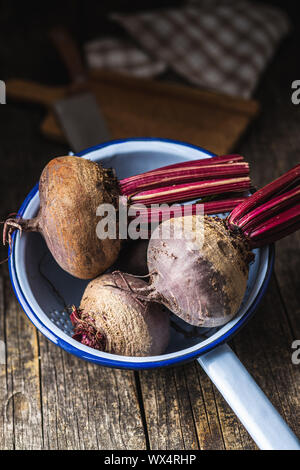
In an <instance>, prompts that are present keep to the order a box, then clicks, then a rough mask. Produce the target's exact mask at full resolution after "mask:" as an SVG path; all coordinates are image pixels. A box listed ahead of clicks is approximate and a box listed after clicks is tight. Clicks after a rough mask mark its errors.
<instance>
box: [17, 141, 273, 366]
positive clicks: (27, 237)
mask: <svg viewBox="0 0 300 470" xmlns="http://www.w3.org/2000/svg"><path fill="white" fill-rule="evenodd" d="M80 155H81V156H82V157H83V158H89V159H91V160H94V161H97V162H100V161H101V163H102V164H103V166H105V167H113V168H115V170H116V172H117V176H118V177H119V178H124V177H127V176H130V175H133V174H137V173H140V172H144V171H147V170H150V169H153V168H157V167H159V166H163V165H168V164H171V163H175V162H179V161H183V160H189V159H191V160H193V159H199V158H207V156H210V155H212V154H211V153H209V152H207V151H205V150H203V149H199V148H196V147H193V146H190V145H187V144H183V143H179V142H173V141H164V140H158V139H131V140H126V141H117V142H111V143H108V144H104V145H102V146H99V147H97V148H93V149H89V150H88V151H86V152H81V154H80ZM38 209H39V195H38V187H37V186H36V187H35V188H34V189H33V190H32V191H31V193H30V194H29V195H28V196H27V198H26V200H25V201H24V203H23V205H22V207H21V209H20V214H21V215H22V216H23V217H24V218H31V217H34V216H35V215H36V214H37V211H38ZM272 258H273V254H272V249H271V248H270V247H264V248H263V249H259V250H255V261H254V263H253V264H252V265H251V267H250V273H249V279H248V285H247V292H246V294H245V298H244V301H243V304H242V306H241V308H240V310H239V312H238V313H237V315H236V317H235V318H234V319H233V320H231V321H230V322H229V323H227V324H226V325H224V326H222V327H220V328H214V329H210V330H208V329H204V328H201V329H200V328H199V331H198V334H197V335H196V336H193V337H189V338H187V336H186V335H183V334H182V333H179V332H178V331H175V329H173V328H172V334H171V341H170V344H169V347H168V350H167V351H166V353H165V354H163V355H161V356H151V357H125V356H117V355H114V354H108V353H104V352H100V351H96V350H94V349H91V348H89V347H87V346H84V345H82V344H80V343H78V342H77V341H75V340H74V339H72V337H71V335H72V325H71V322H70V320H69V316H68V314H67V312H66V311H65V310H64V303H65V304H67V305H72V304H75V305H79V302H80V298H81V296H82V293H83V291H84V289H85V286H86V285H87V281H82V280H79V279H76V278H74V277H72V276H70V275H69V274H67V273H66V272H64V271H63V270H62V269H61V268H60V267H59V266H58V265H57V263H56V262H55V261H54V259H53V258H52V256H51V254H50V252H49V250H48V249H47V246H46V244H45V242H44V240H43V238H42V237H41V236H40V235H39V234H36V233H29V234H26V233H24V234H23V235H22V237H20V235H19V233H17V234H15V235H14V243H13V247H12V253H11V257H10V261H9V266H10V275H11V280H12V284H13V287H14V290H15V293H16V295H17V297H18V300H19V302H20V304H21V305H22V307H23V309H24V311H25V313H26V314H27V316H28V317H29V318H30V320H31V321H32V322H33V323H34V325H35V326H36V327H37V328H38V329H39V330H40V331H41V332H42V333H43V334H44V335H45V336H46V337H47V338H48V339H49V340H51V341H52V342H54V343H55V344H57V345H58V346H60V347H62V348H63V349H65V350H67V351H68V352H70V353H73V354H75V355H77V356H79V357H81V358H83V359H86V360H90V361H93V362H96V363H99V364H102V365H107V366H112V367H124V368H136V369H137V368H148V367H159V366H164V365H171V364H175V363H178V362H182V361H187V360H190V359H192V358H193V357H197V356H199V355H200V354H203V353H204V352H206V351H208V350H210V349H212V348H213V347H215V346H217V345H218V344H220V343H222V342H224V341H226V340H227V339H229V337H230V336H231V335H232V334H233V333H235V332H236V331H237V330H238V329H239V328H240V327H241V326H242V325H243V324H244V323H245V321H246V320H247V319H248V317H249V316H250V315H251V314H252V313H253V311H254V309H255V307H256V306H257V303H258V302H259V300H260V298H261V297H262V295H263V292H264V290H265V288H266V285H267V283H268V278H269V274H270V271H271V265H272ZM62 299H63V300H62ZM175 321H178V322H179V323H180V324H181V327H182V328H183V329H185V330H186V331H189V329H190V328H191V327H189V326H188V325H187V324H185V323H184V322H181V320H176V319H175Z"/></svg>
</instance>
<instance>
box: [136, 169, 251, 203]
mask: <svg viewBox="0 0 300 470" xmlns="http://www.w3.org/2000/svg"><path fill="white" fill-rule="evenodd" d="M249 188H250V178H249V177H248V176H245V177H239V178H226V179H215V180H205V181H198V182H192V183H185V184H178V185H175V186H167V187H163V188H157V189H152V190H148V191H142V192H140V193H138V194H134V195H133V196H131V197H129V199H130V202H132V203H141V204H145V205H150V204H161V203H164V202H167V203H173V202H178V201H188V200H192V199H195V198H197V197H203V196H211V195H216V194H221V193H231V192H242V191H245V190H247V189H249Z"/></svg>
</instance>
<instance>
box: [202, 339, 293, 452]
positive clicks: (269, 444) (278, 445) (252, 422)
mask: <svg viewBox="0 0 300 470" xmlns="http://www.w3.org/2000/svg"><path fill="white" fill-rule="evenodd" d="M198 361H199V364H200V365H201V366H202V367H203V369H204V370H205V372H206V373H207V375H208V376H209V377H210V379H211V380H212V382H213V383H214V384H215V386H216V387H217V388H218V390H219V391H220V392H221V394H222V395H223V397H224V398H225V400H226V401H227V403H228V404H229V406H230V407H231V408H232V410H233V411H234V412H235V414H236V415H237V417H238V418H239V419H240V421H241V422H242V424H243V425H244V426H245V428H246V429H247V431H248V433H249V434H250V436H251V437H252V438H253V440H254V441H255V442H256V444H257V445H258V447H259V448H260V449H263V450H300V441H299V440H298V438H297V437H296V436H295V434H294V433H293V432H292V431H291V429H290V428H289V427H288V425H287V424H286V422H285V421H284V420H283V419H282V417H281V416H280V414H279V413H278V411H277V410H276V409H275V408H274V406H273V405H272V403H271V402H270V401H269V400H268V398H267V397H266V395H265V394H264V393H263V391H262V390H261V389H260V388H259V386H258V385H257V383H256V382H255V381H254V380H253V378H252V377H251V375H250V374H249V372H248V371H247V370H246V369H245V367H244V366H243V364H242V363H241V362H240V360H239V359H238V357H237V356H236V355H235V354H234V352H233V351H232V350H231V349H230V347H229V346H228V345H227V344H223V345H221V346H218V347H217V348H215V349H214V350H213V351H210V352H208V353H206V354H204V355H202V356H201V357H199V358H198Z"/></svg>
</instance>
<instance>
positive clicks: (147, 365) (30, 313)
mask: <svg viewBox="0 0 300 470" xmlns="http://www.w3.org/2000/svg"><path fill="white" fill-rule="evenodd" d="M134 141H135V142H137V141H138V142H149V141H157V142H167V143H172V144H177V145H181V146H184V147H189V148H193V149H196V150H200V151H202V152H203V153H205V154H207V155H208V156H214V154H213V153H212V152H209V151H207V150H205V149H203V148H201V147H197V146H196V145H192V144H188V143H186V142H182V141H179V140H172V139H159V138H154V137H149V138H131V139H118V140H112V141H109V142H104V143H102V144H99V145H96V146H93V147H90V148H88V149H85V150H83V151H81V152H78V153H77V154H76V155H77V156H80V157H81V156H84V155H86V154H88V153H90V152H93V151H96V150H99V149H101V148H103V147H107V146H110V145H114V144H119V143H125V142H134ZM38 188H39V185H38V184H36V185H35V186H34V188H33V189H32V190H31V191H30V192H29V194H28V195H27V197H26V198H25V200H24V202H23V203H22V205H21V207H20V209H19V212H18V215H19V216H22V215H23V214H24V212H25V210H26V208H27V206H28V204H29V203H30V201H31V199H32V198H33V197H34V196H35V195H36V193H37V192H38ZM15 237H16V232H14V233H13V236H12V246H11V249H9V263H8V266H9V275H10V279H11V283H12V286H13V290H14V293H15V295H16V297H17V299H18V301H19V303H20V305H21V307H22V309H23V310H24V312H25V314H26V315H27V317H28V318H29V320H30V321H31V322H32V323H33V324H34V326H35V327H36V328H37V329H38V330H39V331H41V332H42V333H43V334H44V336H46V337H47V338H48V339H49V340H50V341H51V342H53V343H54V344H56V345H57V346H59V347H61V348H62V349H64V350H65V351H67V352H69V353H71V354H74V355H75V356H78V357H80V358H81V359H84V360H87V361H90V362H94V363H96V364H99V365H102V366H106V367H114V368H122V369H133V370H138V369H151V368H155V367H168V366H172V365H175V364H178V363H183V362H187V361H190V360H192V359H196V358H197V357H199V356H201V355H202V354H204V353H206V352H208V351H211V350H212V349H214V348H215V347H217V346H219V345H220V344H223V343H225V342H227V341H228V340H229V339H231V338H232V337H233V336H234V335H235V334H236V333H237V332H238V331H239V330H240V329H241V328H242V327H243V326H244V325H245V324H246V323H247V322H248V320H249V319H250V318H251V317H252V315H253V314H254V312H255V310H256V309H257V307H258V305H259V303H260V301H261V300H262V298H263V296H264V294H265V292H266V289H267V287H268V284H269V281H270V278H271V274H272V270H273V265H274V257H275V249H274V244H272V245H269V253H268V261H267V263H268V266H267V271H266V274H265V278H264V280H263V282H262V284H261V286H260V289H259V291H258V293H257V296H256V297H255V299H254V300H253V302H252V304H251V305H250V307H249V308H248V310H247V311H246V312H245V313H244V315H243V316H242V317H241V318H240V320H239V321H238V322H237V323H235V324H234V325H233V326H232V328H230V330H228V331H227V332H225V333H224V334H223V335H221V336H219V337H218V338H217V339H215V340H214V341H212V342H210V343H209V344H206V345H205V346H200V347H199V348H198V349H196V350H194V351H192V352H189V353H185V354H178V355H177V356H176V357H172V358H168V359H163V355H162V356H161V357H162V359H157V360H153V361H152V362H134V361H130V360H128V361H125V360H124V361H120V360H115V359H111V358H108V357H99V356H96V355H94V354H93V350H92V348H90V349H91V353H89V352H86V351H83V350H81V349H79V348H77V347H75V346H73V345H72V344H70V343H69V342H67V341H65V340H64V339H62V338H61V337H60V336H58V335H57V334H56V333H54V332H53V331H52V330H51V329H50V328H49V327H48V326H47V325H46V324H45V323H43V321H42V320H41V319H40V317H39V315H37V314H36V312H35V311H34V310H33V309H32V307H31V306H30V304H29V303H28V301H27V299H26V295H25V293H24V292H23V290H22V288H21V286H20V283H19V280H18V276H17V271H16V258H15ZM53 337H55V340H53Z"/></svg>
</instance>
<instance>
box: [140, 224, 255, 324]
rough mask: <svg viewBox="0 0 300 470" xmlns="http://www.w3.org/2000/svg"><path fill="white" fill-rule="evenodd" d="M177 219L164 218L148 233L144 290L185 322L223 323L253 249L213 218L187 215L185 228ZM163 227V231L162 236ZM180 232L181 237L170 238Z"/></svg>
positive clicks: (235, 304)
mask: <svg viewBox="0 0 300 470" xmlns="http://www.w3.org/2000/svg"><path fill="white" fill-rule="evenodd" d="M197 218H198V220H197ZM201 218H202V221H203V228H204V237H203V238H202V235H201V230H195V224H196V222H198V223H199V221H200V219H201ZM182 221H183V218H176V219H172V220H171V221H166V222H163V223H162V224H161V225H160V226H159V227H157V229H156V230H155V231H154V233H153V234H152V237H151V239H150V242H149V247H148V268H149V272H150V273H151V276H150V285H149V287H148V288H147V289H146V290H145V292H144V293H145V295H147V291H148V297H149V299H152V300H155V301H157V302H161V303H162V304H164V305H165V306H166V307H168V308H169V309H170V310H171V311H172V312H173V313H175V314H176V315H178V316H179V317H180V318H182V319H183V320H184V321H186V322H187V323H190V324H192V325H196V326H205V327H214V326H220V325H223V324H224V323H226V322H228V321H229V320H230V319H231V318H233V317H234V315H235V314H236V312H237V310H238V308H239V307H240V305H241V302H242V300H243V297H244V294H245V290H246V285H247V278H248V263H249V261H250V260H251V259H252V253H251V252H250V251H249V250H248V249H247V247H246V245H245V242H244V241H243V240H242V239H241V237H240V236H239V235H236V234H234V233H231V232H229V231H228V229H227V226H226V222H225V221H224V220H222V219H219V218H218V217H207V216H204V217H202V216H195V215H194V216H186V217H184V229H185V230H182ZM166 224H169V229H168V228H167V225H166ZM198 226H199V225H198ZM163 227H164V229H165V230H168V231H167V232H165V234H164V237H161V234H160V233H159V231H160V230H162V228H163ZM179 232H180V236H181V238H180V239H175V237H174V234H175V233H176V234H177V235H176V236H178V235H179ZM168 234H170V235H168ZM191 235H193V239H191V238H190V236H191ZM202 241H203V244H202Z"/></svg>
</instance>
